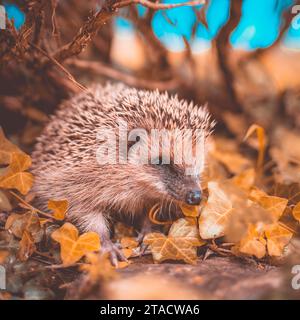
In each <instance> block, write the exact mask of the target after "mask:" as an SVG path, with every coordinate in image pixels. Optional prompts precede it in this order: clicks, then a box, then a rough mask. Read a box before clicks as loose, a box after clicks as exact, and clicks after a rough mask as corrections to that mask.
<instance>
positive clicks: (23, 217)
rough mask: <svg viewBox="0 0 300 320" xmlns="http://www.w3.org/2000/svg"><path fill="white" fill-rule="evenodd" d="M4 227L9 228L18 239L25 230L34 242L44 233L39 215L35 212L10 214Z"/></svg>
mask: <svg viewBox="0 0 300 320" xmlns="http://www.w3.org/2000/svg"><path fill="white" fill-rule="evenodd" d="M5 229H6V230H10V231H11V232H12V233H13V235H14V236H16V237H17V238H20V239H21V238H22V237H23V234H24V232H25V231H27V232H28V233H30V235H31V236H32V237H33V240H34V242H40V241H41V240H42V238H43V235H44V231H43V229H42V227H41V222H40V219H39V216H38V215H37V213H35V212H27V213H24V214H16V213H13V214H11V215H10V216H9V217H8V218H7V220H6V224H5Z"/></svg>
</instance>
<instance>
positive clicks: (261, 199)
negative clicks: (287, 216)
mask: <svg viewBox="0 0 300 320" xmlns="http://www.w3.org/2000/svg"><path fill="white" fill-rule="evenodd" d="M249 197H250V199H251V200H253V201H255V202H256V203H258V204H259V205H260V206H262V207H263V208H264V209H266V210H267V211H269V212H270V213H271V215H272V217H273V219H274V221H277V220H278V219H279V218H280V217H281V216H282V214H283V212H284V210H285V208H286V206H287V204H288V199H285V198H280V197H275V196H269V195H267V194H266V193H265V192H263V191H262V190H259V189H257V188H253V189H252V190H251V192H250V196H249Z"/></svg>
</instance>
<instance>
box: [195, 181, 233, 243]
mask: <svg viewBox="0 0 300 320" xmlns="http://www.w3.org/2000/svg"><path fill="white" fill-rule="evenodd" d="M208 192H209V197H208V200H207V204H206V206H205V207H204V208H203V210H202V212H201V215H200V218H199V232H200V236H201V238H202V239H213V238H218V237H221V236H223V235H224V234H225V228H226V224H227V221H228V219H229V215H230V214H232V212H233V205H232V201H231V199H230V198H229V197H228V195H227V194H226V193H225V192H224V190H222V189H221V187H220V185H219V183H218V182H213V181H211V182H209V183H208Z"/></svg>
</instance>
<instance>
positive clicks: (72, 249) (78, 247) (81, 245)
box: [51, 222, 100, 266]
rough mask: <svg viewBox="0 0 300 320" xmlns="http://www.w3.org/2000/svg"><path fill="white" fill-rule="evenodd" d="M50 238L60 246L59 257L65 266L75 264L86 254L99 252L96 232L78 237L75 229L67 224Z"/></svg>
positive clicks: (98, 239)
mask: <svg viewBox="0 0 300 320" xmlns="http://www.w3.org/2000/svg"><path fill="white" fill-rule="evenodd" d="M51 237H52V239H53V240H55V241H57V242H58V243H59V244H60V250H61V251H60V256H61V260H62V262H63V264H64V265H65V266H68V265H72V264H74V263H76V262H77V261H79V260H80V259H81V258H82V257H83V256H84V255H86V254H87V253H88V252H94V251H99V250H100V238H99V235H98V234H97V233H96V232H87V233H84V234H82V235H80V236H79V233H78V230H77V228H76V227H75V226H74V225H72V224H71V223H68V222H67V223H65V224H64V225H63V226H62V227H61V228H59V229H57V230H55V231H54V232H53V233H52V235H51Z"/></svg>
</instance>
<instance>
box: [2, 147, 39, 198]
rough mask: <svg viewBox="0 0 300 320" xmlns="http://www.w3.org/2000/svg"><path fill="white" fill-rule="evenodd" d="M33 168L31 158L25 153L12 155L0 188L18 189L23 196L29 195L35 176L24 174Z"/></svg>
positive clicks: (3, 174)
mask: <svg viewBox="0 0 300 320" xmlns="http://www.w3.org/2000/svg"><path fill="white" fill-rule="evenodd" d="M30 166H31V158H30V157H29V156H28V155H26V154H25V153H16V152H14V153H12V154H11V162H10V164H9V166H8V167H7V168H6V169H5V170H4V172H3V173H2V174H1V175H0V187H1V188H4V189H17V190H18V191H20V192H21V193H22V194H23V195H25V194H27V193H28V192H29V190H30V189H31V187H32V184H33V175H32V174H31V173H29V172H24V171H25V170H27V169H28V168H29V167H30Z"/></svg>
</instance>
